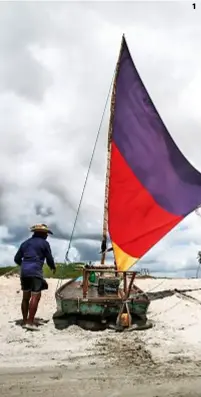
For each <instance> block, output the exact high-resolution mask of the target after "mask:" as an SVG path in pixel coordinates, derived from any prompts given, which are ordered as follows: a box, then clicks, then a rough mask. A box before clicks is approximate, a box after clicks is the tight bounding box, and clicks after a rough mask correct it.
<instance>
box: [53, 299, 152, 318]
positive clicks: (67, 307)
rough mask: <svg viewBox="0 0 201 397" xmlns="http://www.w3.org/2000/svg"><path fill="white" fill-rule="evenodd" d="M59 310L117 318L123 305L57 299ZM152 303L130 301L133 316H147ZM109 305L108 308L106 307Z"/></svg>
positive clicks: (68, 312)
mask: <svg viewBox="0 0 201 397" xmlns="http://www.w3.org/2000/svg"><path fill="white" fill-rule="evenodd" d="M56 303H57V310H58V311H60V312H62V313H65V314H78V313H79V314H82V315H91V316H101V317H110V316H117V315H118V313H119V309H120V305H121V303H120V302H119V303H117V302H115V303H114V304H113V305H111V303H108V302H106V301H105V302H99V303H93V302H90V301H86V302H83V301H81V302H79V303H78V302H77V300H74V299H66V300H60V299H56ZM149 304H150V302H147V301H141V302H139V301H138V302H135V301H130V302H129V303H128V306H129V311H130V314H131V315H138V316H140V317H141V316H143V315H146V313H147V309H148V306H149ZM106 305H107V307H105V306H106Z"/></svg>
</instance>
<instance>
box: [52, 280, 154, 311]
mask: <svg viewBox="0 0 201 397" xmlns="http://www.w3.org/2000/svg"><path fill="white" fill-rule="evenodd" d="M80 291H81V290H79V289H77V288H76V282H75V281H71V282H70V283H66V284H65V285H64V286H63V287H62V288H61V289H60V290H59V291H57V293H56V304H57V311H58V312H60V313H63V314H66V315H72V314H73V315H83V316H96V317H97V316H98V317H101V318H110V317H114V316H117V315H118V313H119V310H120V307H121V305H122V299H121V298H120V297H114V298H113V299H111V297H110V299H107V297H101V298H100V297H97V296H95V294H94V293H91V296H89V297H88V298H85V299H83V297H82V295H81V294H80ZM73 295H74V296H73ZM139 295H140V296H139ZM149 304H150V301H149V299H148V297H147V296H146V294H144V293H143V292H142V291H141V290H140V289H139V288H137V287H135V291H131V294H130V297H129V299H128V307H129V311H130V314H131V316H139V317H141V318H144V317H145V316H146V313H147V309H148V307H149Z"/></svg>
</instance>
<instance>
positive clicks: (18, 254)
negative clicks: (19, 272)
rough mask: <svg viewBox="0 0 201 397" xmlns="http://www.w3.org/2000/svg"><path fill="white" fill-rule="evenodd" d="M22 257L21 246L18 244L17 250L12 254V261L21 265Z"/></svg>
mask: <svg viewBox="0 0 201 397" xmlns="http://www.w3.org/2000/svg"><path fill="white" fill-rule="evenodd" d="M22 258H23V253H22V246H21V245H20V248H19V249H18V251H17V252H16V254H15V256H14V262H15V263H16V265H18V266H21V263H22Z"/></svg>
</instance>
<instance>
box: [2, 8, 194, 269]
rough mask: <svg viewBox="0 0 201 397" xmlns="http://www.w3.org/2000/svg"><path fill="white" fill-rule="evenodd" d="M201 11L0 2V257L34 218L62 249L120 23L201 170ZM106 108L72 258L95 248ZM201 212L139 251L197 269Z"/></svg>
mask: <svg viewBox="0 0 201 397" xmlns="http://www.w3.org/2000/svg"><path fill="white" fill-rule="evenodd" d="M200 20H201V11H200V9H199V7H197V9H196V10H193V9H192V5H191V3H190V2H183V3H176V2H150V1H149V2H147V3H146V2H139V3H137V2H135V3H134V2H133V3H131V2H128V3H126V2H122V3H121V2H118V3H113V2H111V3H109V2H102V3H98V2H81V3H79V2H74V3H70V2H66V3H58V2H55V3H54V2H50V3H48V2H45V3H39V2H35V3H31V2H30V3H26V2H22V3H20V2H13V3H11V2H7V3H5V2H0V158H1V167H0V258H1V259H0V264H1V265H9V264H12V263H13V255H14V253H15V251H16V248H17V247H18V245H19V244H20V242H21V241H22V240H23V239H24V238H27V237H28V236H29V231H28V228H29V227H30V226H31V225H32V224H33V223H36V222H45V223H47V224H49V225H51V226H52V228H53V231H54V232H55V238H54V239H51V240H50V242H51V245H52V250H53V254H54V256H55V258H56V260H60V261H63V259H64V256H65V252H66V249H67V246H68V240H69V235H70V233H71V230H72V225H73V222H74V219H75V215H76V210H77V207H78V204H79V199H80V195H81V192H82V188H83V184H84V180H85V177H86V172H87V168H88V164H89V161H90V157H91V153H92V149H93V145H94V141H95V139H96V135H97V130H98V128H99V124H100V119H101V116H102V113H103V109H104V106H105V102H106V97H107V95H108V91H109V87H110V84H111V80H112V76H113V71H114V68H115V62H116V60H117V56H118V51H119V46H120V41H121V35H122V33H125V35H126V39H127V42H128V45H129V47H130V51H131V54H132V56H133V59H134V62H135V64H136V66H137V68H138V70H139V72H140V74H141V77H142V79H143V81H144V83H145V85H146V87H147V89H148V91H149V93H150V95H151V97H152V99H153V101H154V103H155V105H156V107H157V108H158V110H159V113H160V114H161V116H162V118H163V120H164V122H165V124H166V125H167V127H168V129H169V131H170V133H171V135H172V136H173V138H174V139H175V141H176V143H177V144H178V145H179V147H180V148H181V150H182V151H183V153H184V154H185V155H186V157H187V158H188V159H189V160H190V161H191V163H192V164H193V165H194V166H195V167H196V168H197V169H199V170H201V156H200V147H201V118H200V114H201V111H200V106H201V102H200V90H201V51H200V45H201V44H200V43H201V24H200ZM108 110H109V106H108V108H107V111H106V114H105V117H104V121H103V124H102V128H101V133H100V138H99V141H98V145H97V149H96V153H95V158H94V161H93V164H92V169H91V173H90V177H89V180H88V184H87V188H86V191H85V195H84V199H83V203H82V207H81V211H80V215H79V218H78V222H77V226H76V230H75V236H76V239H74V241H73V249H72V250H71V253H70V258H71V259H72V260H73V259H76V260H79V259H82V260H87V259H89V260H98V258H99V255H98V251H99V247H100V243H99V240H100V239H101V228H102V217H103V198H104V176H105V165H106V140H107V126H108ZM200 248H201V218H199V217H198V216H196V215H195V214H192V215H190V216H189V217H188V219H186V220H185V221H184V222H183V223H182V224H180V226H179V227H177V228H175V229H174V230H173V231H172V232H171V233H170V234H169V235H168V236H167V237H166V238H164V239H163V241H161V242H160V243H159V244H158V245H157V246H156V247H155V248H154V249H153V250H151V251H150V252H149V253H148V254H147V255H146V256H145V257H144V259H143V261H142V264H141V266H142V267H147V268H149V269H150V271H155V272H156V271H157V272H160V273H161V272H169V274H171V275H175V276H178V275H180V276H185V275H195V272H196V268H197V262H196V256H197V251H198V250H199V249H200Z"/></svg>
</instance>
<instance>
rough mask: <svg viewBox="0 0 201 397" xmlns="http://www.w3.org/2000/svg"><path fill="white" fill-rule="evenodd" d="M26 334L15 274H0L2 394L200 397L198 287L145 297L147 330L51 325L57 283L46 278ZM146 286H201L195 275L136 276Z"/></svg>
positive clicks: (200, 295)
mask: <svg viewBox="0 0 201 397" xmlns="http://www.w3.org/2000/svg"><path fill="white" fill-rule="evenodd" d="M48 283H49V290H48V291H46V292H44V293H43V297H42V300H41V303H40V308H39V311H38V313H37V316H38V317H39V318H42V319H43V320H46V321H47V323H45V324H44V325H42V326H41V327H40V331H39V332H29V331H26V330H24V329H22V328H21V327H20V326H19V325H17V324H18V321H19V320H20V319H21V313H20V303H21V292H20V284H19V278H18V277H10V278H6V277H1V278H0V301H1V318H0V390H1V393H0V395H1V397H5V396H7V397H19V396H20V397H25V396H26V397H32V396H33V397H39V396H40V397H42V396H46V397H56V396H59V397H64V396H65V397H66V396H68V397H73V396H76V397H82V396H83V397H84V396H88V397H91V396H94V397H99V396H101V397H109V396H110V397H120V396H122V397H130V396H134V395H135V393H136V395H137V396H138V397H139V396H144V397H148V396H149V397H157V396H158V397H159V396H170V397H173V396H177V397H179V396H182V397H185V396H186V397H187V396H188V397H190V396H192V397H197V396H201V374H200V367H201V290H200V291H199V290H198V291H194V292H188V296H187V297H185V296H183V295H181V294H175V295H173V296H171V297H168V298H164V299H160V300H155V301H153V302H151V305H150V308H149V313H148V318H149V319H150V320H152V321H153V323H154V327H153V328H152V329H149V330H146V331H135V332H124V333H115V332H114V331H113V330H107V331H104V332H90V331H84V330H82V329H80V328H78V327H77V326H72V327H69V328H68V329H66V330H62V331H59V330H56V329H55V327H54V323H53V321H52V315H53V313H54V312H55V310H56V307H55V298H54V294H55V289H56V286H57V280H53V279H51V280H49V281H48ZM136 284H137V285H138V286H139V287H140V288H142V289H143V290H144V291H152V292H155V291H162V290H166V289H174V288H177V289H188V288H189V289H196V288H201V280H199V279H198V280H196V279H188V280H187V279H186V280H185V279H184V280H181V279H174V280H168V279H143V280H142V279H139V280H137V281H136Z"/></svg>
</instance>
